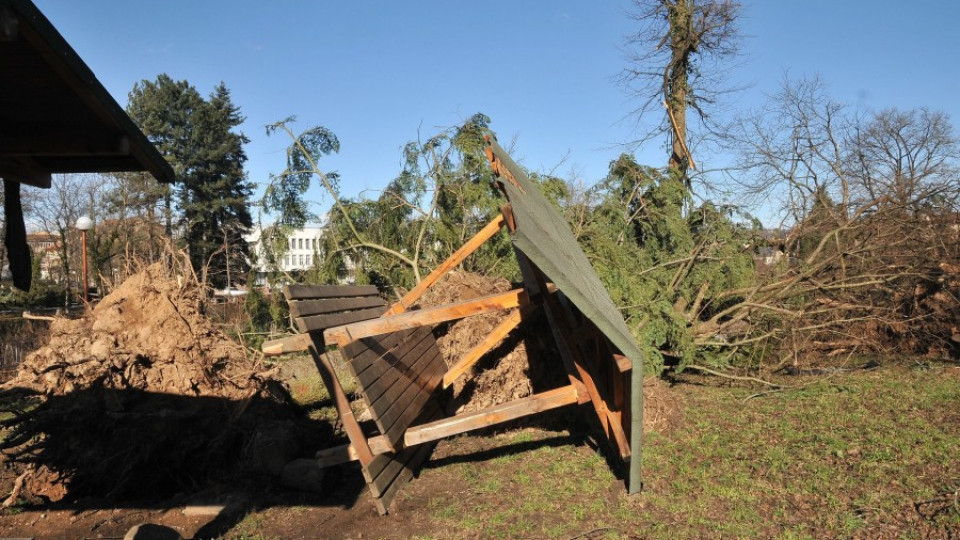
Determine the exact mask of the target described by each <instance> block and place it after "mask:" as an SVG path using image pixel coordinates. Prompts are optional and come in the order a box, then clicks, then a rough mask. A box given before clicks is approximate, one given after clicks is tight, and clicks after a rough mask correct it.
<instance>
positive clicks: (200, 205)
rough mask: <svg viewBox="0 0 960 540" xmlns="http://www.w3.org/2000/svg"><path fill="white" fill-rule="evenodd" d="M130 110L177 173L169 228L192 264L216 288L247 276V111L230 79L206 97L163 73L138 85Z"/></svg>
mask: <svg viewBox="0 0 960 540" xmlns="http://www.w3.org/2000/svg"><path fill="white" fill-rule="evenodd" d="M127 108H128V112H129V113H130V116H131V117H132V118H133V119H134V121H135V122H137V124H138V125H139V126H140V128H141V129H142V130H143V132H144V133H145V134H146V135H147V137H148V138H149V139H150V140H151V142H153V143H154V145H156V146H157V149H158V150H160V152H161V154H163V155H164V157H166V159H167V160H169V161H170V163H171V165H172V166H173V169H174V172H175V173H176V175H177V180H176V185H175V188H174V189H175V193H173V192H172V191H170V190H169V188H168V189H167V191H166V192H164V193H163V196H164V200H165V212H166V218H165V219H166V225H167V232H168V233H169V234H171V235H172V232H173V228H174V227H173V225H174V223H175V224H176V225H177V230H178V231H179V232H180V235H181V237H182V239H183V240H184V241H185V242H186V245H187V249H188V252H189V253H190V260H191V262H192V263H193V265H194V267H195V268H196V269H197V270H199V271H204V270H206V272H207V279H208V281H209V282H210V283H211V284H213V285H214V286H216V287H224V286H229V285H232V284H233V283H235V282H237V281H244V279H245V276H246V274H247V271H248V270H249V263H248V259H249V246H248V245H247V243H246V241H245V240H244V239H243V235H244V234H245V233H246V232H248V231H249V230H250V227H251V226H252V225H253V219H252V217H251V215H250V210H249V207H248V200H249V198H250V195H251V194H252V192H253V186H252V185H251V184H250V183H249V182H248V181H247V178H246V174H245V173H244V170H243V165H244V163H245V162H246V160H247V156H246V153H245V152H244V150H243V145H244V144H246V143H247V142H249V139H247V137H246V136H245V135H243V134H242V133H239V132H236V131H234V128H236V127H237V126H239V125H240V124H241V123H242V122H243V116H241V114H240V108H239V107H237V106H236V105H234V104H233V102H232V100H231V99H230V91H229V90H228V89H227V87H226V85H224V84H223V83H220V84H219V85H218V86H217V87H216V88H215V89H214V91H213V92H212V93H211V94H210V96H209V99H206V100H205V99H203V97H202V96H201V95H200V94H199V92H197V90H196V88H194V87H193V86H192V85H190V84H189V83H188V82H187V81H174V80H173V79H171V78H170V77H169V76H168V75H166V74H162V75H159V76H158V77H157V80H156V81H146V80H144V81H141V82H140V83H138V84H137V85H136V86H134V88H133V91H131V92H130V96H129V104H128V107H127ZM238 278H239V279H238Z"/></svg>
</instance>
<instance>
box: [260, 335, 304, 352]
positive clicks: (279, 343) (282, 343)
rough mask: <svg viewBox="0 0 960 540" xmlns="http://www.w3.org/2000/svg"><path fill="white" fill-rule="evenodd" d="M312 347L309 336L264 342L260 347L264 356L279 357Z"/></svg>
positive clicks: (296, 336)
mask: <svg viewBox="0 0 960 540" xmlns="http://www.w3.org/2000/svg"><path fill="white" fill-rule="evenodd" d="M309 347H310V336H309V335H308V334H297V335H294V336H287V337H283V338H280V339H271V340H269V341H264V342H263V345H261V346H260V350H262V351H263V355H264V356H279V355H281V354H287V353H294V352H301V351H305V350H307V349H308V348H309Z"/></svg>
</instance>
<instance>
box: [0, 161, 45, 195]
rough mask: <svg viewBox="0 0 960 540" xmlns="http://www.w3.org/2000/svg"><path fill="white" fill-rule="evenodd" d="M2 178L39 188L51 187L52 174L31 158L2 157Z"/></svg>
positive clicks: (0, 165) (0, 162)
mask: <svg viewBox="0 0 960 540" xmlns="http://www.w3.org/2000/svg"><path fill="white" fill-rule="evenodd" d="M0 178H4V179H6V180H10V181H12V182H20V183H21V184H27V185H31V186H34V187H38V188H44V189H47V188H49V187H50V183H51V180H52V177H51V176H50V173H49V172H48V171H47V170H46V169H44V168H43V167H41V166H40V164H38V163H36V162H35V161H34V160H33V159H30V158H29V157H25V156H21V157H16V158H4V157H0Z"/></svg>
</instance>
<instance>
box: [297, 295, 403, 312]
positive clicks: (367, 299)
mask: <svg viewBox="0 0 960 540" xmlns="http://www.w3.org/2000/svg"><path fill="white" fill-rule="evenodd" d="M289 305H290V314H291V315H293V316H294V317H307V316H309V315H322V314H324V313H336V312H338V311H351V310H356V309H363V308H372V307H379V306H385V305H386V302H384V300H383V298H380V297H379V296H354V297H350V298H324V299H321V300H292V301H290V302H289Z"/></svg>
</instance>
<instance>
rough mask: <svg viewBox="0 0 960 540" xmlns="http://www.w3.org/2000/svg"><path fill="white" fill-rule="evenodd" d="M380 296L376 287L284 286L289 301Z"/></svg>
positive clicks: (284, 292) (284, 293)
mask: <svg viewBox="0 0 960 540" xmlns="http://www.w3.org/2000/svg"><path fill="white" fill-rule="evenodd" d="M375 294H378V291H377V287H376V286H374V285H284V286H283V295H284V296H286V297H287V300H301V299H305V298H340V297H346V296H371V295H375Z"/></svg>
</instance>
